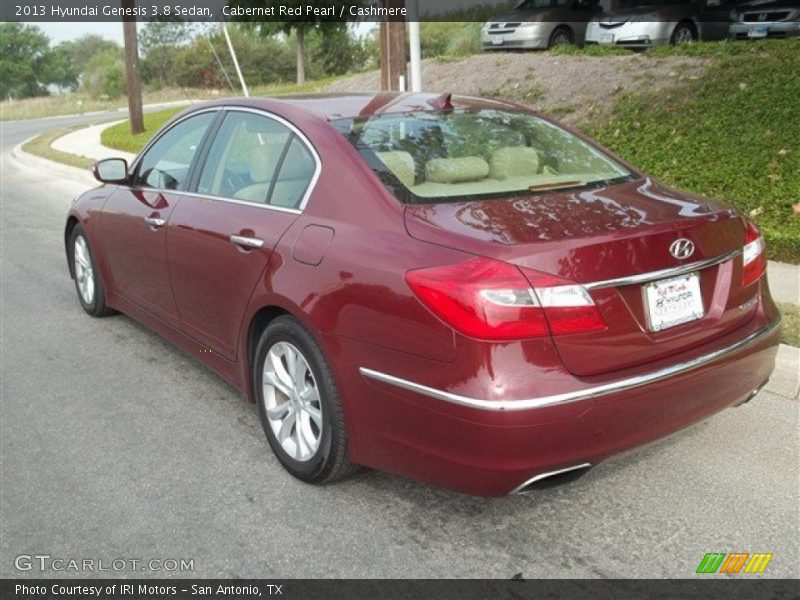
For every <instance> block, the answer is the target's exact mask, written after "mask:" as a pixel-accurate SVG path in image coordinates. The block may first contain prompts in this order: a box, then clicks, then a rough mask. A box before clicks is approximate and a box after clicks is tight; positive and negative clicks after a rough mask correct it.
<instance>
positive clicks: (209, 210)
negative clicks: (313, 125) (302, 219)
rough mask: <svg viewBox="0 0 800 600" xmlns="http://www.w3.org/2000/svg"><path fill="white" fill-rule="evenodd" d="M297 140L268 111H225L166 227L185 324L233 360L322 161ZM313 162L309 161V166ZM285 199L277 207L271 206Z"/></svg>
mask: <svg viewBox="0 0 800 600" xmlns="http://www.w3.org/2000/svg"><path fill="white" fill-rule="evenodd" d="M300 143H301V142H300V138H299V137H298V136H297V135H296V133H295V132H294V131H293V130H292V129H291V128H290V127H288V126H287V125H286V124H285V123H283V122H280V121H279V120H276V119H273V118H270V117H268V116H266V115H265V114H263V113H255V112H252V111H241V110H234V109H231V110H229V111H227V114H226V115H225V118H224V120H223V121H222V124H221V125H220V127H219V129H218V131H217V133H216V135H215V137H214V140H213V142H212V143H211V144H210V145H209V147H208V156H207V157H206V158H205V160H204V161H203V162H204V164H203V167H202V169H201V170H200V173H199V177H198V178H197V180H198V188H197V192H196V193H190V194H187V195H186V197H184V199H183V200H182V201H181V203H180V205H179V206H178V208H177V209H176V210H175V211H174V213H173V215H172V217H171V219H170V222H169V226H168V241H167V244H168V253H169V269H170V275H171V281H172V287H173V290H174V293H175V300H176V303H177V307H178V313H179V314H180V319H181V326H182V327H183V328H184V330H185V331H186V332H187V333H188V334H189V335H191V336H193V337H195V338H196V339H197V340H198V341H201V342H202V343H205V344H207V345H208V347H209V349H211V350H214V351H215V352H218V353H220V354H222V355H223V356H225V357H227V358H231V359H232V358H235V354H236V347H237V341H238V338H239V331H240V328H241V324H242V319H243V317H244V312H245V310H246V308H247V305H248V303H249V301H250V297H251V296H252V293H253V289H254V288H255V286H256V285H257V283H258V282H259V280H260V278H261V277H262V276H263V273H264V270H265V269H266V266H267V263H268V262H269V259H270V256H271V254H272V251H273V248H275V245H276V244H277V243H278V240H279V239H280V238H281V236H282V235H283V233H284V232H285V231H286V230H287V229H288V228H289V226H290V225H291V224H292V222H293V221H294V220H295V219H297V216H298V214H299V210H295V208H296V206H299V205H300V202H301V200H302V198H303V196H304V195H305V192H306V188H307V187H308V185H309V183H310V181H311V180H312V178H313V175H314V173H315V170H316V168H317V161H316V159H315V158H314V157H313V156H312V155H311V152H310V150H308V149H307V148H305V147H304V148H303V150H305V154H304V153H303V152H300V151H297V149H296V145H297V144H300ZM309 158H310V161H309ZM278 197H279V199H280V204H279V205H278V204H276V203H274V202H272V199H273V198H278Z"/></svg>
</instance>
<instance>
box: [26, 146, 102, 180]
mask: <svg viewBox="0 0 800 600" xmlns="http://www.w3.org/2000/svg"><path fill="white" fill-rule="evenodd" d="M37 137H39V136H38V135H34V136H32V137H30V138H28V139H27V140H25V141H24V142H22V143H21V144H18V145H16V146H14V148H13V149H12V150H11V155H12V156H13V157H14V158H16V159H17V160H18V161H20V162H21V163H22V164H24V165H26V166H28V167H30V168H32V169H39V170H42V171H47V172H49V173H52V174H53V175H55V176H57V177H62V178H64V179H69V180H70V181H74V182H76V183H79V184H81V185H85V186H86V187H87V188H93V187H97V186H98V185H100V184H99V182H98V181H97V180H96V179H95V178H94V176H93V175H92V174H91V173H90V172H89V171H88V170H86V169H79V168H78V167H71V166H70V165H65V164H63V163H60V162H56V161H53V160H49V159H47V158H42V157H41V156H36V155H35V154H31V153H30V152H26V151H25V150H23V149H22V147H23V146H24V145H25V144H27V143H28V142H29V141H31V140H32V139H34V138H37Z"/></svg>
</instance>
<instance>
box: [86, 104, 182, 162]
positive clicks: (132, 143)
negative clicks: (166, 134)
mask: <svg viewBox="0 0 800 600" xmlns="http://www.w3.org/2000/svg"><path fill="white" fill-rule="evenodd" d="M184 108H185V107H182V106H181V107H177V108H167V109H164V110H159V111H158V112H151V113H145V115H144V131H143V132H142V133H137V134H132V133H131V127H130V122H128V121H123V122H122V123H117V124H116V125H114V126H113V127H109V128H108V129H104V130H103V132H102V133H101V134H100V141H101V142H102V144H103V145H104V146H108V147H109V148H114V149H115V150H122V151H124V152H132V153H134V154H136V153H137V152H139V150H141V149H142V147H143V146H144V145H145V144H146V143H147V142H148V141H149V140H150V138H151V137H153V134H154V133H155V132H156V131H158V130H159V128H160V127H161V126H162V125H163V124H164V123H166V122H167V121H169V120H170V119H171V118H172V117H173V116H174V115H176V114H177V113H179V112H181V111H182V110H184Z"/></svg>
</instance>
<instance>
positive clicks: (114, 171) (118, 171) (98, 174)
mask: <svg viewBox="0 0 800 600" xmlns="http://www.w3.org/2000/svg"><path fill="white" fill-rule="evenodd" d="M92 174H93V175H94V178H95V179H97V181H100V182H102V183H125V182H127V181H128V161H126V160H125V159H124V158H106V159H104V160H98V161H97V162H96V163H94V167H92Z"/></svg>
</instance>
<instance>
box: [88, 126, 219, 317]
mask: <svg viewBox="0 0 800 600" xmlns="http://www.w3.org/2000/svg"><path fill="white" fill-rule="evenodd" d="M215 116H216V113H214V112H205V113H201V114H197V115H194V116H190V117H187V118H186V119H184V120H182V121H178V122H177V123H176V124H175V125H173V126H172V127H170V128H169V129H167V130H166V131H165V132H164V133H162V134H161V135H160V136H159V137H158V139H157V140H156V141H155V142H153V143H152V144H151V145H150V147H149V148H148V149H147V150H146V151H145V153H144V154H143V156H142V157H141V159H140V160H139V161H138V164H137V166H136V167H135V170H134V173H133V174H132V176H131V179H132V183H131V186H130V187H127V186H120V187H119V188H118V189H117V191H116V192H114V194H113V195H112V196H111V197H110V198H109V200H108V201H107V202H106V204H105V206H104V207H103V214H102V218H101V227H102V230H103V241H104V244H105V250H106V258H107V260H108V264H109V266H110V269H111V276H112V278H113V281H114V285H115V288H116V291H117V292H118V293H120V294H121V295H123V296H125V297H126V298H128V299H129V300H131V301H133V302H136V303H137V304H139V305H141V306H142V307H143V308H145V309H147V310H149V311H150V312H152V313H153V314H155V315H157V316H159V317H161V318H164V319H167V320H169V321H172V322H174V321H176V320H177V307H176V304H175V299H174V297H173V294H172V288H171V286H170V280H169V269H168V265H167V243H166V231H167V230H166V224H167V222H168V221H169V219H170V217H171V215H172V211H173V210H174V209H175V206H177V205H178V203H179V202H180V199H181V197H182V196H183V190H184V189H185V188H186V186H187V185H188V181H189V179H188V178H189V175H190V173H191V170H192V167H193V163H194V160H195V156H196V155H197V152H198V149H199V148H200V146H201V145H202V141H203V138H204V136H205V135H206V133H207V131H208V128H209V126H210V125H211V123H212V122H213V120H214V118H215Z"/></svg>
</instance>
